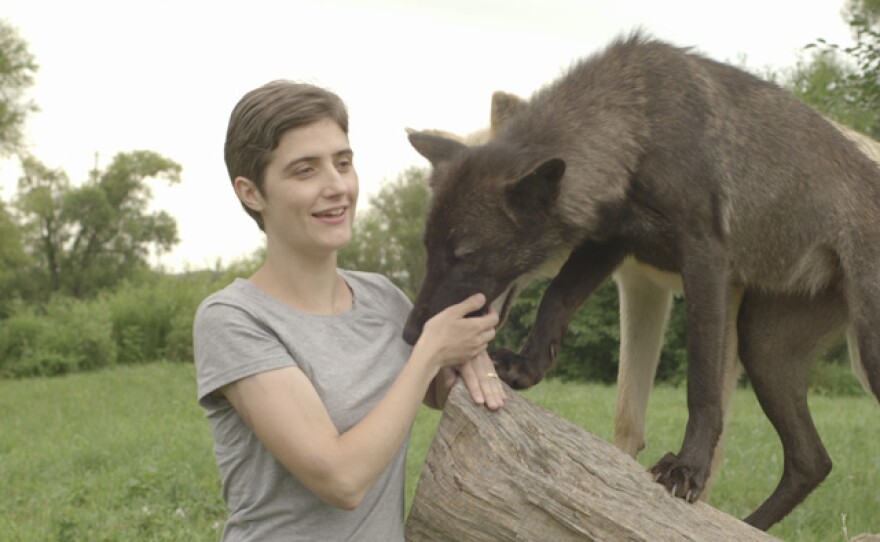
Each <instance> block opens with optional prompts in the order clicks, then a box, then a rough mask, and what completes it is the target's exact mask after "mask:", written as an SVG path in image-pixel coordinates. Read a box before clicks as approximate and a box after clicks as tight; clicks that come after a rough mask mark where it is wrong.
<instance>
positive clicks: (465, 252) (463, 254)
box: [452, 247, 474, 261]
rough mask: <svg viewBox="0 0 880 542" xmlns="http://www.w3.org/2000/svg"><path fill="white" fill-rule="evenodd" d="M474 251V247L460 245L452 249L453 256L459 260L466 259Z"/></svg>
mask: <svg viewBox="0 0 880 542" xmlns="http://www.w3.org/2000/svg"><path fill="white" fill-rule="evenodd" d="M473 253H474V249H473V248H471V247H459V248H457V249H455V250H454V251H452V257H453V258H455V259H456V260H458V261H461V260H464V259H466V258H467V257H468V256H470V255H471V254H473Z"/></svg>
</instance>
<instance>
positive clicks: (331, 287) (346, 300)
mask: <svg viewBox="0 0 880 542" xmlns="http://www.w3.org/2000/svg"><path fill="white" fill-rule="evenodd" d="M272 254H273V253H272V251H267V254H266V261H265V262H264V263H263V265H262V267H260V269H258V270H257V272H256V273H254V274H253V275H252V276H251V277H250V281H251V282H252V283H254V284H255V285H256V286H257V287H258V288H260V289H261V290H263V291H264V292H266V293H267V294H268V295H270V296H271V297H273V298H275V299H277V300H279V301H281V302H283V303H286V304H288V305H290V306H292V307H293V308H295V309H297V310H300V311H302V312H308V313H314V314H339V313H341V312H345V311H347V310H350V309H351V307H352V305H353V303H354V299H353V294H352V292H351V290H349V287H348V285H347V284H346V283H345V281H344V280H342V277H340V276H339V273H337V271H336V253H335V252H333V253H330V254H328V255H327V257H326V258H304V257H286V258H277V257H276V258H273V257H272Z"/></svg>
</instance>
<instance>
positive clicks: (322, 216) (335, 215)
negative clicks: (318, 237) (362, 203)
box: [312, 207, 348, 222]
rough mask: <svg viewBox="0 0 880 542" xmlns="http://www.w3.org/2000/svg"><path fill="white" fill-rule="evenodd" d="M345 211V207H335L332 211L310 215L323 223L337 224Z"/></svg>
mask: <svg viewBox="0 0 880 542" xmlns="http://www.w3.org/2000/svg"><path fill="white" fill-rule="evenodd" d="M347 210H348V208H347V207H336V208H334V209H327V210H326V211H319V212H317V213H312V216H313V217H315V218H317V219H319V220H322V221H324V222H338V221H339V220H340V219H342V218H343V217H344V216H345V212H346V211H347Z"/></svg>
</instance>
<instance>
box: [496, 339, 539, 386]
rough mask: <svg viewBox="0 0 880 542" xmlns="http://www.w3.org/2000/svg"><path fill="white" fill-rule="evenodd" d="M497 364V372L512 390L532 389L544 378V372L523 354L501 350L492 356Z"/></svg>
mask: <svg viewBox="0 0 880 542" xmlns="http://www.w3.org/2000/svg"><path fill="white" fill-rule="evenodd" d="M490 356H491V357H492V361H494V362H495V370H496V372H497V373H498V376H500V377H501V379H502V380H504V381H505V382H507V385H509V386H510V387H511V388H513V389H516V390H522V389H525V388H530V387H532V386H534V385H535V384H537V383H538V382H540V381H541V379H543V378H544V371H543V370H542V369H541V368H540V367H539V366H538V364H537V363H535V362H534V361H533V360H530V359H529V358H527V357H526V356H523V355H522V354H517V353H516V352H513V351H511V350H508V349H506V348H501V349H500V350H496V351H494V352H492V353H491V354H490Z"/></svg>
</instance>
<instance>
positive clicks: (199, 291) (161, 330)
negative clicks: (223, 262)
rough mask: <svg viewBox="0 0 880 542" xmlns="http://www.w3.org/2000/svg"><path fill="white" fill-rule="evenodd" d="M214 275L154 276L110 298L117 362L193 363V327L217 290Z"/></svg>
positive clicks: (127, 287) (119, 290)
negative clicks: (199, 311) (203, 304)
mask: <svg viewBox="0 0 880 542" xmlns="http://www.w3.org/2000/svg"><path fill="white" fill-rule="evenodd" d="M222 280H223V277H222V276H218V275H217V274H214V273H211V272H194V273H186V274H182V275H152V276H148V277H144V278H143V279H142V280H141V281H139V282H138V283H137V284H134V283H126V284H124V285H123V286H122V287H121V288H118V289H116V290H115V291H114V292H113V293H112V294H109V295H108V296H107V297H106V299H107V302H108V304H109V306H110V314H111V321H112V336H113V340H114V341H115V343H116V345H117V348H118V350H119V363H143V362H147V361H153V360H156V359H173V360H179V361H191V360H192V324H193V318H194V317H195V312H196V309H197V308H198V306H199V303H201V301H202V300H203V299H204V298H205V297H206V296H208V295H209V294H210V293H211V292H213V291H214V290H216V289H219V288H220V287H222V286H218V282H220V281H222Z"/></svg>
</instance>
